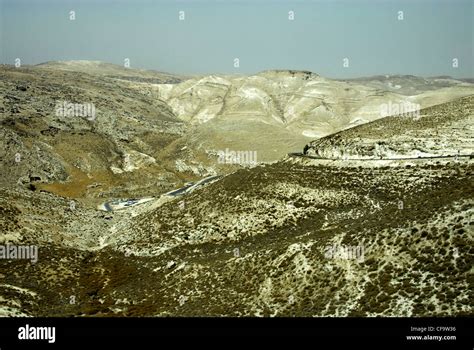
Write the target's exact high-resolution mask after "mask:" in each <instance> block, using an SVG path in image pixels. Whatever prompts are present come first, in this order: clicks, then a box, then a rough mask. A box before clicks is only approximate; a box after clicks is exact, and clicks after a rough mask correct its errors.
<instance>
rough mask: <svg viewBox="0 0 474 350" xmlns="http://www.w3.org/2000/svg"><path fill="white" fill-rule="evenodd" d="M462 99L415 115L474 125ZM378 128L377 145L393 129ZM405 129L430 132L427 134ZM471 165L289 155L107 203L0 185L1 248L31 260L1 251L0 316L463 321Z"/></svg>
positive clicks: (467, 306) (344, 135) (345, 135)
mask: <svg viewBox="0 0 474 350" xmlns="http://www.w3.org/2000/svg"><path fill="white" fill-rule="evenodd" d="M470 101H472V100H471V99H470V98H466V99H460V100H457V101H455V102H453V103H450V104H444V105H440V106H437V107H433V108H431V109H428V110H425V112H426V111H430V114H432V115H434V116H441V115H448V116H449V113H448V112H449V111H454V110H455V111H457V112H456V113H453V115H455V116H453V117H452V118H451V117H449V118H451V119H452V123H453V124H455V123H457V122H458V121H459V120H465V121H466V122H467V126H468V127H472V119H470V118H467V119H466V118H464V117H458V115H465V114H467V115H469V114H470V111H471V110H472V109H471V107H472V102H470ZM470 106H471V107H470ZM423 119H424V118H421V119H420V120H421V121H423ZM375 123H377V122H375ZM469 123H471V124H469ZM372 124H374V123H372ZM383 125H385V126H386V129H385V131H384V132H385V133H386V134H385V135H387V137H386V138H387V141H390V135H398V134H400V135H401V134H402V129H403V128H404V126H403V124H400V123H385V124H383ZM456 125H457V124H456ZM368 128H369V130H374V132H377V131H375V130H377V128H375V129H370V125H368ZM389 128H393V129H392V130H390V129H389ZM39 130H41V129H39ZM357 130H360V129H359V128H356V129H351V130H347V131H344V132H341V133H340V134H339V136H338V137H339V138H340V139H341V140H344V139H346V140H348V141H349V140H351V139H352V137H353V136H352V133H354V132H358V131H357ZM410 130H418V131H417V137H419V138H420V139H421V138H422V137H423V135H424V137H425V138H428V139H429V138H430V137H431V131H432V130H431V129H430V128H427V131H426V132H425V133H423V132H422V131H421V129H418V128H412V129H410V128H409V129H408V130H407V131H408V132H410ZM445 132H447V133H448V135H445V139H446V140H447V142H448V141H449V140H450V138H449V137H448V136H449V135H450V134H449V133H450V132H451V129H450V128H447V127H443V128H440V129H439V134H443V133H445ZM359 135H360V137H361V138H362V136H363V135H366V136H367V137H369V136H370V135H371V134H368V133H365V134H359ZM377 135H380V134H377ZM439 136H440V137H441V136H442V135H439ZM364 137H365V136H364ZM380 137H381V136H380ZM451 140H452V139H451ZM452 141H453V142H460V141H457V140H452ZM446 147H447V149H450V148H449V147H451V146H450V145H447V146H446ZM10 167H11V166H10ZM473 170H474V169H473V161H472V160H470V159H469V158H459V159H457V160H456V159H447V160H442V159H441V160H438V159H433V160H430V159H419V160H416V161H413V160H409V161H404V160H398V161H390V160H388V161H355V160H353V161H344V160H340V161H326V160H319V159H308V158H291V157H287V158H285V159H283V160H281V161H279V162H275V163H273V164H262V165H259V166H256V167H253V168H250V169H240V170H238V171H235V172H233V173H231V174H229V175H227V176H225V177H223V178H222V179H220V180H218V181H216V182H214V183H211V184H209V185H207V186H206V187H204V188H201V189H198V190H196V191H194V192H192V193H190V194H188V195H186V196H185V197H181V198H175V199H170V200H168V201H166V202H159V201H151V202H148V203H145V204H143V206H142V207H141V208H140V210H136V209H134V208H130V209H125V210H123V211H119V212H110V213H103V212H99V211H97V210H95V209H93V208H91V207H89V206H87V205H84V204H82V203H80V202H79V203H76V204H75V205H71V203H70V200H69V199H67V198H64V197H60V196H57V195H55V194H52V193H45V192H38V191H31V190H28V189H26V188H23V187H8V186H4V187H2V188H1V189H0V210H1V211H2V216H1V221H0V228H1V230H2V235H1V238H2V243H3V244H6V243H7V242H9V243H11V244H28V245H37V246H38V249H39V254H38V261H37V262H36V263H32V262H30V261H25V260H15V259H11V260H5V259H0V266H1V271H2V272H1V275H0V313H1V314H2V315H36V316H167V315H172V316H218V315H225V316H381V315H384V316H433V315H436V316H447V315H472V313H473V310H472V305H473V304H472V300H473V295H472V266H473V257H474V251H473V248H472V247H473V235H472V232H473V225H474V221H473V220H472V217H473V209H472V208H473V206H472V204H473V203H472V200H473V195H474V192H473V189H474V186H473V183H472V178H473ZM130 185H132V184H131V183H130ZM4 271H7V273H6V272H4Z"/></svg>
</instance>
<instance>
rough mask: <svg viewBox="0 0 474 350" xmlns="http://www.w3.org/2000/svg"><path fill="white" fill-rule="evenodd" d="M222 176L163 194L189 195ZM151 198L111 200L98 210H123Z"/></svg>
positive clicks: (212, 177) (174, 195)
mask: <svg viewBox="0 0 474 350" xmlns="http://www.w3.org/2000/svg"><path fill="white" fill-rule="evenodd" d="M221 177H222V175H216V176H209V177H206V178H204V179H202V180H199V181H197V182H196V183H193V182H190V183H188V184H187V185H185V186H183V187H181V188H178V189H176V190H173V191H170V192H168V193H165V194H164V195H165V196H171V197H178V196H182V195H184V194H187V193H190V192H192V191H194V190H195V189H197V188H199V187H201V186H203V185H204V184H206V183H208V182H211V181H215V180H217V179H219V178H221ZM151 199H153V198H151V197H147V198H138V199H136V198H133V199H123V200H113V201H108V202H105V203H102V204H101V205H99V209H101V210H105V211H114V210H120V209H125V208H127V207H132V206H134V205H138V204H141V203H144V202H146V201H148V200H151Z"/></svg>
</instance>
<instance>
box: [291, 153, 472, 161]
mask: <svg viewBox="0 0 474 350" xmlns="http://www.w3.org/2000/svg"><path fill="white" fill-rule="evenodd" d="M288 156H289V157H301V158H311V159H321V160H348V161H349V160H364V161H373V160H419V159H440V158H456V157H457V158H462V157H464V158H466V157H469V158H474V155H473V154H459V155H453V156H431V157H417V158H379V159H376V158H370V159H369V158H348V159H342V158H322V157H315V156H308V155H307V154H303V153H298V152H293V153H288Z"/></svg>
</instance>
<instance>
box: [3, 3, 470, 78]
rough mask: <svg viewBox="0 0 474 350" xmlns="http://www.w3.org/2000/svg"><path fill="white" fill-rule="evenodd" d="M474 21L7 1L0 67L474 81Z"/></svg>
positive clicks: (314, 9) (368, 7)
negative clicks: (86, 64)
mask: <svg viewBox="0 0 474 350" xmlns="http://www.w3.org/2000/svg"><path fill="white" fill-rule="evenodd" d="M70 11H74V13H75V19H74V20H71V13H70ZM180 11H184V20H180V18H179V15H180ZM290 11H293V13H294V18H293V20H290V18H289V17H290V14H289V12H290ZM399 11H403V19H401V20H400V18H401V14H400V12H399ZM473 18H474V0H398V1H391V0H345V1H344V0H342V1H339V0H333V1H330V0H324V1H319V0H301V1H298V0H296V1H294V0H293V1H289V0H231V1H223V0H220V1H219V0H193V1H191V0H180V1H177V0H174V1H173V0H168V1H165V0H157V1H152V0H102V1H99V0H96V1H92V0H0V50H1V51H0V62H1V63H6V64H14V63H15V59H17V58H20V59H21V63H22V64H38V63H42V62H46V61H56V60H100V61H105V62H110V63H115V64H120V65H123V64H124V62H125V59H128V60H129V62H130V66H131V67H132V68H143V69H154V70H159V71H165V72H170V73H178V74H254V73H257V72H259V71H262V70H267V69H295V70H309V71H312V72H315V73H318V74H320V75H322V76H326V77H332V78H354V77H362V76H371V75H378V74H412V75H419V76H437V75H450V76H453V77H457V78H468V77H474V42H473V32H474V24H473V22H474V19H473ZM236 58H238V60H239V64H238V67H236V65H235V62H236V61H235V59H236ZM345 59H347V60H345Z"/></svg>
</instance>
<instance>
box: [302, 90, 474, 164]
mask: <svg viewBox="0 0 474 350" xmlns="http://www.w3.org/2000/svg"><path fill="white" fill-rule="evenodd" d="M308 154H309V155H312V156H317V157H322V158H332V159H353V158H367V159H384V158H417V157H429V156H450V155H451V156H455V155H472V154H474V96H468V97H464V98H462V99H460V100H457V101H453V102H448V103H445V104H442V105H439V106H434V107H430V108H426V109H423V110H421V111H420V114H419V115H410V114H406V115H396V116H388V117H385V118H383V119H379V120H377V121H374V122H371V123H367V124H365V125H360V126H357V127H355V128H352V129H350V130H346V131H344V132H340V133H336V134H333V135H330V136H327V137H324V138H321V139H319V140H316V141H313V142H312V143H310V144H309V149H308Z"/></svg>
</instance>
